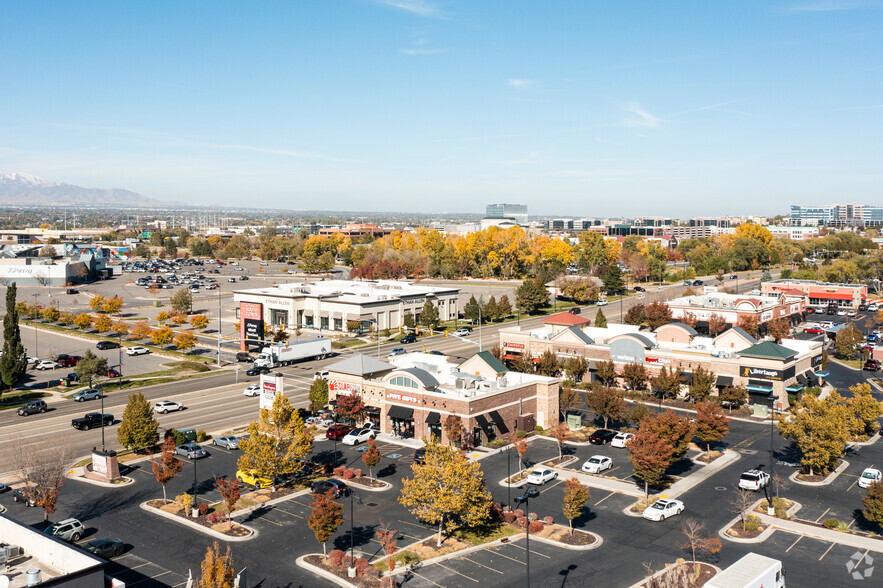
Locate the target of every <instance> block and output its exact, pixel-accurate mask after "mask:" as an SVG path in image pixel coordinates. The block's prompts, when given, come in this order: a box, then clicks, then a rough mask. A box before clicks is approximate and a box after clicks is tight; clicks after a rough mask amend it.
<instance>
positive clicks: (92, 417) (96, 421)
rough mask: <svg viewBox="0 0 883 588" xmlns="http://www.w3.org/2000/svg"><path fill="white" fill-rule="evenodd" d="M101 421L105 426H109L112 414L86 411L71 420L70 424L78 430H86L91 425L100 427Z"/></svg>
mask: <svg viewBox="0 0 883 588" xmlns="http://www.w3.org/2000/svg"><path fill="white" fill-rule="evenodd" d="M102 422H104V426H105V427H109V426H110V425H112V424H113V415H112V414H106V413H105V414H101V413H100V412H90V413H86V415H84V416H82V417H80V418H78V419H73V420H71V426H72V427H73V428H75V429H78V430H80V431H88V430H89V429H91V428H92V427H100V426H101V423H102Z"/></svg>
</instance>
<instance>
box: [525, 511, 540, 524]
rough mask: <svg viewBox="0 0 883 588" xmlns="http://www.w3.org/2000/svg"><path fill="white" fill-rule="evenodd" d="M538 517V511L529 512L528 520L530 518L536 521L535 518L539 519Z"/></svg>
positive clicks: (531, 520)
mask: <svg viewBox="0 0 883 588" xmlns="http://www.w3.org/2000/svg"><path fill="white" fill-rule="evenodd" d="M537 518H538V517H537V513H535V512H532V513H529V514H528V515H527V520H529V521H530V522H534V521H535V520H537Z"/></svg>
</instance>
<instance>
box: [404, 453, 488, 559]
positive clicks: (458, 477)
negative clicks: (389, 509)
mask: <svg viewBox="0 0 883 588" xmlns="http://www.w3.org/2000/svg"><path fill="white" fill-rule="evenodd" d="M411 472H412V474H413V475H412V477H410V478H404V479H403V480H402V491H401V494H400V495H399V498H398V501H399V503H401V504H402V505H403V506H405V507H406V508H407V509H408V510H409V511H411V514H413V515H414V516H416V517H417V518H419V519H421V520H423V521H426V522H427V523H430V524H433V525H436V524H437V525H438V538H437V541H436V546H437V547H441V544H442V534H443V533H444V530H445V523H446V522H447V523H448V525H449V526H451V525H459V526H465V527H474V526H476V525H479V524H481V523H482V522H484V521H486V520H487V519H488V517H489V516H490V506H491V494H490V492H488V490H487V489H486V488H485V486H484V480H483V479H482V477H483V476H482V472H481V465H480V464H479V463H478V462H475V461H470V460H469V459H468V458H467V457H466V455H465V454H463V453H462V452H460V451H457V450H456V449H454V448H452V447H447V446H445V445H440V444H439V443H437V442H435V441H434V440H432V439H430V440H429V443H427V445H426V461H425V463H423V464H417V463H415V464H413V465H412V466H411Z"/></svg>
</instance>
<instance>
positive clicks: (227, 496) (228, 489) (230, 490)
mask: <svg viewBox="0 0 883 588" xmlns="http://www.w3.org/2000/svg"><path fill="white" fill-rule="evenodd" d="M215 486H216V487H217V489H218V492H220V493H221V499H222V500H223V501H224V506H225V508H226V509H227V521H230V520H231V516H232V514H233V509H235V508H236V503H237V502H239V497H240V491H239V480H237V479H236V478H233V479H232V480H228V479H227V478H221V477H218V476H215Z"/></svg>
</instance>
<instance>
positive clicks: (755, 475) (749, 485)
mask: <svg viewBox="0 0 883 588" xmlns="http://www.w3.org/2000/svg"><path fill="white" fill-rule="evenodd" d="M769 483H770V475H769V474H768V473H766V472H761V471H760V470H748V471H747V472H743V473H742V475H741V476H739V488H741V489H742V490H754V491H758V490H762V489H763V488H765V487H766V485H767V484H769Z"/></svg>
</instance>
